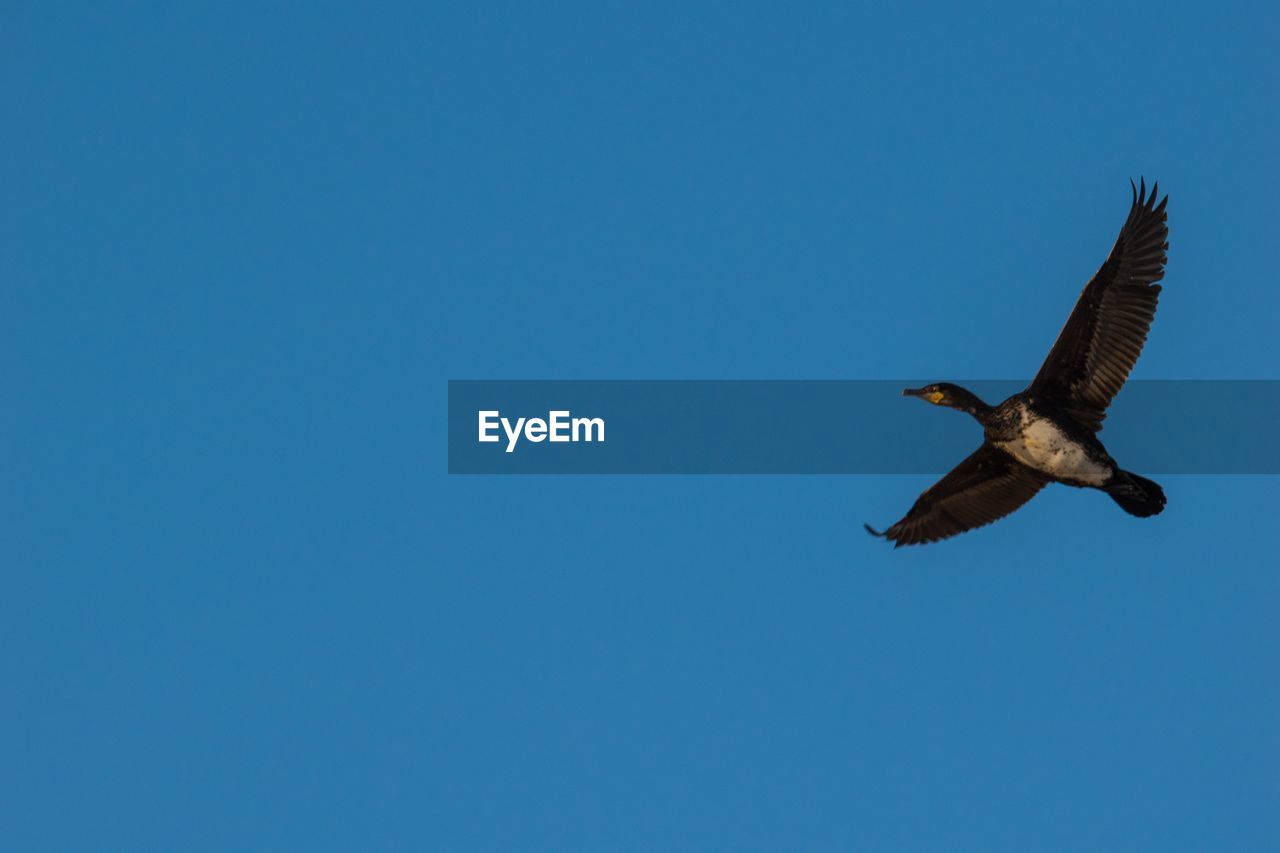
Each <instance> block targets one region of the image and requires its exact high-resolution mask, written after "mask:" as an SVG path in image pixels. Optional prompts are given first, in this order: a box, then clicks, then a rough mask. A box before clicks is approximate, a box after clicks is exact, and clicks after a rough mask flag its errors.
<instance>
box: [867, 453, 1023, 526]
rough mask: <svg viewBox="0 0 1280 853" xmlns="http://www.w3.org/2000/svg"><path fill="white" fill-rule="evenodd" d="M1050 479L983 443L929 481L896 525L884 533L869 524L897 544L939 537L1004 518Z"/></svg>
mask: <svg viewBox="0 0 1280 853" xmlns="http://www.w3.org/2000/svg"><path fill="white" fill-rule="evenodd" d="M1047 482H1048V480H1046V479H1045V478H1044V477H1043V476H1041V475H1040V474H1038V473H1036V472H1035V471H1033V470H1032V469H1030V468H1028V467H1027V466H1025V465H1023V464H1021V463H1019V462H1017V461H1015V460H1014V459H1013V457H1011V456H1009V455H1008V454H1007V453H1005V452H1004V451H1001V450H997V449H996V448H994V447H992V446H991V445H989V444H983V445H982V446H981V447H979V448H978V449H977V450H976V451H974V452H973V453H972V454H970V455H969V457H968V458H967V459H965V460H964V461H963V462H961V463H960V464H959V465H957V466H956V467H955V468H953V469H952V470H951V473H950V474H947V476H945V477H943V478H942V479H941V480H939V481H938V482H937V483H934V484H933V485H932V486H930V487H929V489H928V490H927V491H926V492H925V493H924V494H922V495H921V496H920V497H919V499H918V500H917V501H916V502H915V504H913V505H912V507H911V511H910V512H908V513H907V515H906V517H905V518H903V519H902V520H901V521H899V522H898V523H897V524H894V525H893V526H892V527H890V528H889V529H888V530H886V531H884V532H883V533H881V532H880V531H878V530H874V529H872V527H871V526H870V525H866V528H867V530H868V531H869V532H870V533H873V534H875V535H876V536H883V537H884V538H885V539H889V540H892V541H893V544H894V547H895V548H897V547H900V546H902V545H919V544H921V543H924V542H936V541H938V540H939V539H946V538H947V537H949V536H955V535H956V534H957V533H964V532H965V531H966V530H972V529H973V528H975V527H981V526H982V525H984V524H990V523H991V522H993V521H995V520H996V519H999V518H1004V517H1005V516H1006V515H1008V514H1009V513H1011V512H1013V511H1014V510H1015V509H1017V508H1018V507H1020V506H1022V505H1023V504H1024V503H1026V502H1027V501H1029V500H1031V499H1032V498H1033V497H1035V494H1036V492H1038V491H1040V490H1041V489H1043V488H1044V486H1045V483H1047Z"/></svg>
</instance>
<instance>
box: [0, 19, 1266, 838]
mask: <svg viewBox="0 0 1280 853" xmlns="http://www.w3.org/2000/svg"><path fill="white" fill-rule="evenodd" d="M1278 16H1280V14H1278V13H1277V11H1276V7H1275V5H1274V4H1262V3H1258V4H1253V5H1248V6H1244V5H1235V4H1231V3H1221V4H1215V5H1214V7H1213V8H1212V9H1208V8H1204V7H1201V6H1198V5H1195V4H1183V3H1175V4H1172V5H1164V6H1160V7H1155V6H1152V5H1151V4H1136V5H1134V6H1133V7H1132V8H1130V9H1124V8H1118V7H1117V6H1115V5H1114V4H1111V3H1106V4H1072V5H1071V6H1070V7H1065V6H1056V5H1055V6H1044V7H1040V8H1031V7H1029V6H1028V5H1027V4H1024V3H1016V4H1015V3H1008V4H1000V5H983V4H978V5H973V4H967V5H964V6H958V5H957V6H955V7H951V6H942V5H938V6H929V5H911V4H896V5H895V6H894V7H893V9H892V10H889V9H888V8H887V4H886V7H884V8H878V7H872V6H865V5H860V4H846V3H841V4H804V5H802V6H799V7H796V8H794V9H791V10H788V11H783V10H781V9H770V8H767V7H764V6H749V5H744V4H741V3H722V4H709V5H699V6H698V7H697V9H691V8H689V6H688V4H644V5H643V8H639V7H638V6H637V7H633V6H631V5H629V4H617V3H605V4H583V5H580V6H562V5H554V6H536V7H535V6H531V5H528V4H497V5H486V6H484V7H483V8H479V7H471V6H466V5H463V4H458V5H453V6H446V5H444V4H403V5H378V6H376V7H372V8H365V7H363V6H361V7H359V8H357V7H356V6H355V5H350V6H346V7H344V6H342V5H339V4H290V3H281V4H269V5H268V4H262V5H257V4H254V5H249V4H242V5H236V6H227V7H223V6H214V5H209V6H205V7H202V8H200V7H196V6H193V5H189V4H180V5H176V6H174V5H169V6H166V5H160V4H144V3H130V4H120V5H111V6H105V5H101V4H57V5H55V4H34V3H9V4H6V8H5V12H4V15H3V18H4V22H3V28H2V30H0V86H2V87H3V88H2V91H3V98H4V109H3V111H2V114H0V122H3V139H4V149H5V156H4V157H3V158H0V198H2V199H3V201H2V202H0V216H3V221H2V222H0V241H2V242H0V280H2V281H3V287H0V356H2V357H3V364H4V366H5V369H4V371H3V382H4V399H5V404H4V406H3V407H0V431H2V432H0V439H2V440H0V481H2V482H3V483H4V486H3V488H2V489H0V500H2V501H3V504H2V505H0V541H2V542H3V552H2V556H3V564H2V567H0V583H2V586H0V666H2V669H0V676H2V677H3V685H4V692H3V700H2V701H0V730H2V731H3V739H2V741H0V743H2V744H3V746H2V754H0V825H2V826H3V836H4V839H3V842H0V844H2V846H3V847H4V848H6V849H11V850H22V851H42V850H77V851H82V850H132V851H150V850H155V851H173V850H321V849H335V850H355V849H362V850H391V849H404V850H423V849H439V850H451V851H452V850H503V851H507V850H526V849H527V850H540V849H551V850H592V851H597V850H614V849H617V850H631V849H638V850H663V851H666V850H706V849H735V850H744V849H760V850H780V849H790V850H819V849H840V850H847V849H892V850H905V849H925V850H958V849H981V850H1054V849H1061V850H1081V849H1090V850H1102V849H1112V850H1126V851H1131V850H1143V849H1149V850H1160V851H1169V850H1182V849H1185V850H1205V849H1214V850H1274V849H1277V845H1278V844H1280V812H1277V810H1276V808H1275V804H1276V802H1277V801H1280V769H1278V768H1280V727H1278V726H1277V720H1280V688H1278V687H1277V679H1276V671H1277V664H1278V663H1280V644H1278V642H1277V641H1278V640H1280V636H1278V635H1280V627H1278V626H1277V620H1276V615H1275V614H1276V604H1277V594H1278V593H1280V582H1278V581H1280V578H1278V575H1277V566H1276V558H1275V535H1276V504H1277V498H1280V483H1278V482H1277V479H1276V478H1273V477H1256V478H1225V477H1224V478H1210V477H1175V478H1169V479H1167V480H1166V481H1165V484H1164V485H1165V488H1166V490H1167V492H1168V494H1169V509H1168V511H1167V512H1166V513H1165V514H1164V515H1162V516H1161V517H1160V518H1158V519H1155V520H1152V521H1147V522H1141V521H1136V520H1134V519H1131V518H1129V517H1127V516H1125V515H1124V514H1123V513H1121V512H1119V511H1118V510H1117V509H1116V507H1115V506H1113V505H1112V504H1111V502H1110V501H1109V500H1107V499H1106V498H1105V497H1104V496H1102V495H1096V494H1085V493H1080V492H1076V491H1072V490H1067V489H1053V490H1049V491H1048V492H1046V493H1045V494H1044V495H1042V496H1041V497H1039V498H1037V499H1036V500H1035V501H1034V502H1032V503H1031V504H1030V505H1028V506H1027V507H1026V508H1025V509H1024V510H1022V511H1021V512H1019V513H1018V515H1017V516H1016V517H1014V518H1012V519H1010V520H1008V521H1006V522H1004V523H1002V524H999V525H997V526H995V527H992V528H990V529H988V530H984V531H982V532H979V533H976V534H971V535H968V536H965V537H962V538H960V539H958V540H956V541H954V542H951V543H948V544H944V545H940V546H935V547H929V548H924V549H915V550H903V551H899V552H896V553H895V552H893V551H892V550H891V549H889V548H887V547H885V546H884V543H881V542H877V541H874V540H872V539H870V538H869V537H867V536H866V535H865V533H863V531H862V529H861V523H862V521H864V520H870V521H875V522H877V523H885V522H889V521H892V520H893V519H894V518H896V517H897V516H898V515H900V514H901V513H902V512H903V511H904V510H905V509H906V508H907V506H908V505H909V504H910V502H911V501H912V500H913V499H914V498H915V496H916V494H917V493H918V492H919V491H920V489H921V488H923V487H924V486H926V485H927V484H928V482H929V480H928V478H922V477H886V478H872V477H864V478H858V477H810V478H805V477H684V478H643V477H642V478H622V477H594V478H590V477H589V478H562V479H557V478H543V477H526V478H500V477H482V478H465V477H450V476H448V475H447V474H446V435H445V431H446V414H445V405H446V381H447V380H448V379H450V378H454V379H463V378H709V379H718V378H764V379H767V378H781V379H792V378H812V379H823V378H842V379H843V378H887V377H897V376H912V375H916V376H936V377H937V378H940V379H941V378H947V377H956V376H986V377H997V378H998V377H1015V376H1025V375H1028V374H1029V373H1030V372H1031V371H1033V370H1034V369H1035V367H1036V366H1037V365H1038V364H1039V361H1040V359H1041V358H1042V357H1043V356H1044V354H1045V352H1046V351H1047V348H1048V346H1049V344H1050V342H1051V341H1052V339H1053V337H1054V335H1055V334H1056V333H1057V331H1058V329H1059V327H1060V325H1061V324H1062V322H1063V320H1064V319H1065V317H1066V314H1067V312H1068V310H1069V309H1070V307H1071V305H1072V303H1073V301H1074V299H1075V297H1076V294H1077V292H1078V290H1079V288H1080V286H1081V285H1082V284H1083V282H1084V280H1085V279H1086V278H1087V277H1088V276H1089V275H1090V274H1091V273H1092V272H1093V271H1094V269H1095V268H1096V267H1097V265H1098V264H1099V263H1101V261H1102V259H1103V257H1104V255H1105V252H1106V250H1107V248H1108V247H1109V246H1110V244H1111V241H1112V239H1113V238H1114V235H1115V232H1116V230H1117V229H1118V227H1119V224H1120V222H1121V221H1122V220H1123V217H1124V213H1125V210H1126V208H1127V206H1128V203H1129V188H1128V182H1127V179H1128V178H1129V177H1130V176H1137V175H1138V174H1142V173H1145V174H1146V175H1148V176H1155V177H1158V178H1159V179H1160V180H1161V181H1162V187H1166V188H1167V189H1168V190H1169V191H1170V192H1171V193H1172V201H1171V204H1170V211H1171V226H1172V249H1171V254H1170V266H1169V274H1168V276H1167V278H1166V291H1165V299H1164V302H1163V304H1162V306H1161V309H1160V314H1159V317H1158V319H1157V322H1156V325H1155V330H1154V334H1153V336H1152V339H1151V341H1150V344H1149V345H1148V348H1147V352H1146V354H1145V355H1144V357H1143V359H1142V361H1141V362H1140V363H1139V365H1138V369H1137V373H1136V375H1138V376H1142V377H1146V378H1177V379H1183V378H1186V379H1197V378H1209V379H1216V378H1245V379H1275V378H1277V376H1276V373H1275V366H1276V364H1277V356H1278V355H1280V344H1278V343H1277V336H1276V334H1275V318H1276V316H1277V309H1278V308H1280V296H1278V295H1277V292H1278V289H1277V287H1276V286H1275V281H1274V278H1275V275H1274V254H1275V252H1274V240H1275V230H1276V213H1275V198H1276V196H1277V192H1276V191H1277V189H1278V187H1277V177H1276V171H1275V152H1276V151H1277V150H1280V147H1278V143H1280V138H1278V137H1280V134H1278V133H1277V131H1278V129H1280V119H1278V116H1280V111H1278V110H1277V103H1276V80H1277V70H1278V68H1277V60H1276V58H1275V56H1276V54H1275V52H1274V34H1275V32H1276V30H1277V24H1278V23H1280V20H1277V18H1278ZM938 416H939V417H954V416H953V415H951V414H950V413H944V412H939V413H938ZM956 427H957V428H961V427H962V425H961V424H960V423H959V422H958V421H957V422H956ZM1171 428H1176V425H1175V426H1173V427H1171ZM1231 438H1232V432H1231V424H1230V423H1224V424H1223V434H1222V440H1228V441H1229V440H1231Z"/></svg>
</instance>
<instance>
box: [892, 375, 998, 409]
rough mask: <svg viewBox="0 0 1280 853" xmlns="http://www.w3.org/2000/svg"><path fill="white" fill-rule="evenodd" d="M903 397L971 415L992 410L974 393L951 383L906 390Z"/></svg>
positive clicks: (939, 383)
mask: <svg viewBox="0 0 1280 853" xmlns="http://www.w3.org/2000/svg"><path fill="white" fill-rule="evenodd" d="M902 396H904V397H919V398H920V399H921V400H924V401H925V402H927V403H933V404H934V405H935V406H946V407H947V408H949V409H959V410H960V411H962V412H968V413H969V414H971V415H977V414H981V413H984V412H987V411H989V410H990V407H989V406H988V405H987V404H986V403H984V402H982V401H981V400H979V399H978V398H977V397H976V396H975V395H974V394H973V392H972V391H967V390H965V389H964V388H961V387H960V386H959V385H952V384H951V383H950V382H934V383H932V384H931V385H926V386H924V387H923V388H906V389H904V390H903V392H902Z"/></svg>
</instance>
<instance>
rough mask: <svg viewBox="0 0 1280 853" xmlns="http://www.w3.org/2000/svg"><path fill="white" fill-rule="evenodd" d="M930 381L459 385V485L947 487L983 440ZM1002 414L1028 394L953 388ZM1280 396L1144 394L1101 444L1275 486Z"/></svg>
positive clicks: (1231, 386)
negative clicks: (952, 472) (688, 478)
mask: <svg viewBox="0 0 1280 853" xmlns="http://www.w3.org/2000/svg"><path fill="white" fill-rule="evenodd" d="M926 381H928V380H850V381H809V380H794V381H790V380H789V381H770V380H733V381H722V380H705V381H703V380H688V381H686V380H653V381H649V380H642V381H635V380H606V381H596V380H589V381H573V380H513V381H504V380H475V381H472V380H456V381H450V382H449V472H450V473H452V474H940V473H942V472H945V471H947V470H949V469H950V468H951V467H952V466H953V465H955V464H956V463H957V462H958V461H960V460H961V459H963V458H964V457H965V456H966V455H967V454H968V453H969V452H971V451H972V450H973V449H974V448H976V447H977V446H978V445H979V444H980V443H981V441H982V428H981V427H980V426H979V425H978V423H977V422H976V421H974V420H973V419H972V418H970V417H969V416H968V415H966V414H963V413H962V412H957V411H953V410H950V409H945V408H940V407H936V406H931V405H928V404H927V403H924V402H922V401H920V400H918V399H913V398H906V397H903V396H902V389H903V388H906V387H918V386H920V385H923V384H925V382H926ZM955 381H956V382H957V384H960V385H963V386H965V387H966V388H969V389H970V390H972V391H974V392H975V393H976V394H978V395H979V396H980V397H982V398H983V399H985V400H986V401H987V402H989V403H992V404H995V403H998V402H999V401H1001V400H1003V399H1005V398H1006V397H1008V396H1009V395H1011V394H1015V393H1017V392H1018V391H1020V390H1021V389H1022V388H1023V387H1025V386H1026V384H1027V383H1026V382H1025V381H1011V380H972V381H963V380H955ZM1278 434H1280V381H1275V380H1208V381H1182V380H1134V381H1131V382H1129V383H1128V384H1127V385H1126V386H1125V388H1124V389H1123V391H1122V392H1121V394H1120V396H1119V397H1118V398H1117V399H1116V401H1115V403H1114V405H1113V406H1112V407H1111V409H1110V412H1109V415H1108V417H1107V420H1106V422H1105V424H1104V429H1103V431H1102V432H1101V433H1100V434H1099V437H1100V438H1101V439H1102V441H1103V443H1104V444H1105V445H1106V446H1107V449H1108V450H1109V451H1110V453H1111V455H1112V456H1113V457H1115V459H1116V460H1117V461H1118V462H1120V464H1121V465H1123V466H1124V467H1125V468H1127V469H1129V470H1132V471H1137V472H1140V473H1143V474H1147V475H1156V474H1277V473H1280V441H1278V440H1277V435H1278Z"/></svg>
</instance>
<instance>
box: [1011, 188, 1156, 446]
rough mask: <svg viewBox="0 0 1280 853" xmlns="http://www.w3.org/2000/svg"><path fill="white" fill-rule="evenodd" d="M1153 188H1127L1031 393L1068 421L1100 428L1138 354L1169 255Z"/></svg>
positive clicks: (1032, 384) (1149, 325)
mask: <svg viewBox="0 0 1280 853" xmlns="http://www.w3.org/2000/svg"><path fill="white" fill-rule="evenodd" d="M1159 189H1160V186H1159V184H1155V185H1153V186H1152V187H1151V194H1150V195H1148V194H1147V184H1146V181H1145V180H1144V181H1143V182H1142V185H1141V187H1140V188H1139V187H1134V189H1133V204H1132V206H1131V207H1130V209H1129V218H1128V219H1126V220H1125V223H1124V227H1122V228H1121V229H1120V236H1119V237H1117V238H1116V244H1115V246H1114V247H1113V248H1112V249H1111V254H1110V255H1109V256H1108V257H1107V261H1106V263H1104V264H1103V265H1102V267H1101V269H1099V270H1098V272H1097V274H1096V275H1094V277H1093V278H1092V279H1091V280H1090V281H1089V283H1088V284H1087V285H1085V288H1084V291H1083V292H1082V293H1081V294H1080V299H1079V301H1077V302H1076V307H1075V309H1074V310H1073V311H1072V312H1071V316H1070V317H1069V318H1068V319H1067V323H1066V325H1065V326H1063V328H1062V332H1061V334H1059V335H1058V339H1057V341H1056V342H1055V343H1054V345H1053V349H1051V350H1050V351H1049V356H1048V358H1046V359H1045V362H1044V365H1043V366H1041V368H1040V372H1039V373H1038V374H1037V375H1036V378H1035V380H1033V381H1032V383H1031V388H1030V391H1031V392H1032V394H1034V395H1037V396H1042V397H1046V398H1049V399H1052V400H1054V401H1055V402H1057V403H1058V404H1059V405H1060V406H1062V408H1063V409H1065V410H1066V412H1067V413H1068V414H1069V415H1071V417H1073V418H1074V419H1075V420H1077V421H1079V422H1080V423H1081V424H1083V425H1084V426H1086V427H1088V428H1089V429H1092V430H1094V431H1097V430H1100V429H1102V421H1103V419H1104V418H1105V417H1106V416H1107V415H1106V412H1107V407H1108V406H1110V405H1111V401H1112V400H1113V399H1115V396H1116V394H1118V393H1119V392H1120V388H1121V387H1122V386H1123V385H1124V383H1125V380H1127V379H1128V378H1129V373H1130V372H1131V371H1132V370H1133V366H1134V364H1135V363H1137V361H1138V356H1140V355H1141V354H1142V347H1143V344H1145V343H1146V340H1147V333H1148V332H1149V331H1150V329H1151V321H1152V320H1153V319H1154V318H1155V314H1156V303H1157V301H1158V300H1159V298H1160V285H1159V284H1157V282H1158V281H1160V279H1161V278H1163V277H1164V265H1165V261H1166V259H1167V257H1168V249H1169V242H1168V237H1169V226H1168V216H1167V214H1166V213H1165V206H1166V205H1167V204H1168V202H1169V197H1168V196H1165V197H1164V198H1163V199H1162V200H1161V201H1160V202H1159V203H1157V202H1156V198H1157V196H1158V194H1159Z"/></svg>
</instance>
